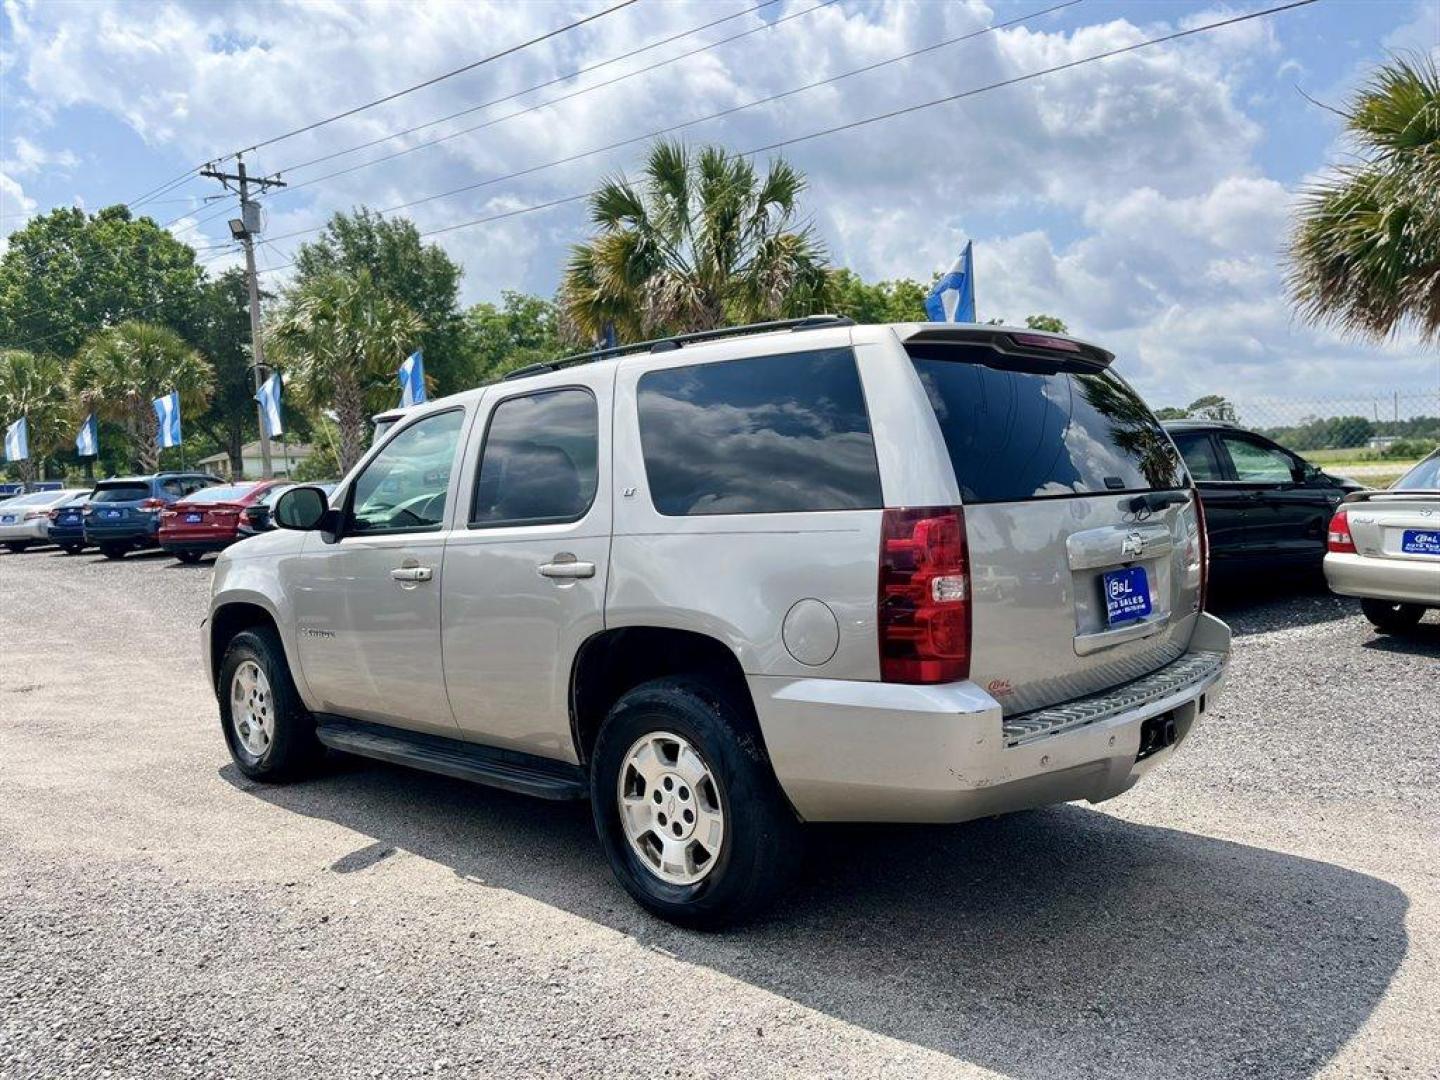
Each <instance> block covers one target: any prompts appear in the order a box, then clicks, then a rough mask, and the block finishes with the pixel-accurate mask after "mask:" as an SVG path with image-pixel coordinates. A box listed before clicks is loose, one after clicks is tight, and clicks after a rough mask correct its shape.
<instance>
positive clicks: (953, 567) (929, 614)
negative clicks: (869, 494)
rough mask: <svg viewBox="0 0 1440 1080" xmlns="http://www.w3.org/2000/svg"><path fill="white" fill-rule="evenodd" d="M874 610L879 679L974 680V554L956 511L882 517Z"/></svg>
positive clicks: (911, 510) (908, 511)
mask: <svg viewBox="0 0 1440 1080" xmlns="http://www.w3.org/2000/svg"><path fill="white" fill-rule="evenodd" d="M879 586H880V587H879V598H878V599H879V603H878V607H877V612H876V614H877V616H878V634H879V640H880V678H881V680H883V681H884V682H896V683H944V682H954V681H956V680H958V679H965V678H968V677H969V675H970V556H969V551H968V550H967V547H966V543H965V512H964V511H963V510H962V509H961V508H960V507H958V506H942V507H902V508H899V509H893V510H886V511H884V514H883V517H882V518H881V524H880V582H879Z"/></svg>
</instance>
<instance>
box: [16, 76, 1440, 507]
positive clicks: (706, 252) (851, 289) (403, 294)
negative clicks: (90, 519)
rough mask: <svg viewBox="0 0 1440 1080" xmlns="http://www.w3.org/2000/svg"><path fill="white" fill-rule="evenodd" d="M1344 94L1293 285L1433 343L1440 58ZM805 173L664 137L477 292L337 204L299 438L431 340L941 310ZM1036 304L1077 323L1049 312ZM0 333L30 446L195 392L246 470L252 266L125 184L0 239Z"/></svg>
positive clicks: (358, 443) (521, 347)
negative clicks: (883, 274)
mask: <svg viewBox="0 0 1440 1080" xmlns="http://www.w3.org/2000/svg"><path fill="white" fill-rule="evenodd" d="M1338 111H1339V112H1340V113H1341V115H1342V117H1343V119H1344V126H1345V132H1346V135H1347V137H1348V138H1349V139H1350V141H1351V143H1352V149H1353V151H1354V153H1353V155H1352V157H1351V159H1350V161H1349V162H1348V163H1347V164H1345V165H1344V166H1341V167H1338V168H1335V169H1333V170H1331V171H1330V172H1329V173H1327V174H1324V175H1323V176H1322V177H1321V179H1320V180H1318V181H1316V182H1315V183H1313V184H1312V185H1310V187H1309V188H1307V189H1306V191H1305V193H1304V199H1303V201H1302V204H1301V206H1300V209H1299V212H1298V213H1297V215H1296V223H1295V228H1294V232H1293V234H1292V237H1291V244H1290V250H1289V253H1288V266H1289V288H1290V293H1291V299H1292V301H1293V303H1294V304H1295V305H1296V307H1297V309H1298V310H1299V312H1300V313H1301V314H1302V315H1303V316H1304V317H1306V318H1307V319H1310V320H1311V321H1315V322H1322V323H1331V324H1334V325H1336V326H1339V327H1340V328H1342V329H1344V330H1346V331H1348V332H1351V333H1354V334H1358V335H1361V336H1366V337H1370V338H1372V339H1383V338H1385V337H1386V336H1388V335H1390V334H1392V333H1395V332H1396V331H1398V330H1401V329H1404V328H1407V327H1408V328H1412V329H1414V330H1415V331H1417V332H1418V334H1419V335H1420V337H1421V338H1422V340H1424V341H1426V342H1429V343H1432V344H1433V343H1434V342H1435V341H1436V340H1437V338H1440V199H1437V198H1436V192H1437V191H1440V71H1437V68H1436V64H1435V61H1434V60H1433V58H1431V57H1428V56H1417V57H1411V58H1406V57H1399V58H1395V59H1393V60H1392V61H1390V62H1389V63H1387V64H1385V65H1382V66H1381V67H1380V68H1378V69H1377V70H1376V72H1375V73H1374V74H1373V75H1372V76H1371V78H1370V79H1369V80H1368V81H1367V82H1366V83H1364V84H1363V85H1362V86H1361V87H1360V88H1359V90H1358V91H1357V92H1356V93H1355V94H1354V95H1353V96H1352V98H1351V100H1350V101H1349V102H1347V103H1346V104H1345V106H1344V108H1343V109H1341V110H1338ZM805 187H806V181H805V177H804V175H803V174H801V173H800V172H799V171H798V170H796V169H795V168H794V167H792V166H791V165H790V164H789V163H787V162H786V161H784V160H783V159H780V158H776V159H773V160H772V161H771V162H770V163H769V164H768V166H767V167H766V168H765V169H763V170H761V169H759V168H758V167H757V166H756V165H755V163H753V162H752V161H751V160H750V159H749V158H747V157H745V156H743V155H739V154H732V153H730V152H729V151H727V150H724V149H722V148H719V147H704V148H700V149H698V150H697V149H692V148H689V147H687V146H685V145H683V144H681V143H678V142H660V143H657V144H655V145H654V146H652V148H651V151H650V153H649V155H648V159H647V161H646V163H645V165H644V167H643V168H642V169H641V171H640V173H639V174H638V175H637V176H636V177H634V178H630V177H626V176H624V175H619V176H616V177H614V178H611V179H609V180H607V181H605V182H604V183H603V184H601V186H600V187H599V188H598V189H597V190H596V191H595V192H594V193H593V194H592V195H591V196H590V198H589V201H588V211H589V217H590V221H591V225H592V227H593V230H594V231H593V234H592V235H591V237H590V239H588V240H587V241H586V242H584V243H582V244H578V245H576V246H575V247H574V248H572V250H571V252H570V256H569V259H568V261H567V264H566V265H565V267H564V268H563V271H562V274H561V276H560V281H559V284H558V287H557V289H556V291H555V294H554V295H553V296H550V297H543V296H534V295H529V294H526V293H520V292H508V291H507V292H502V293H501V299H500V301H499V302H498V303H480V304H475V305H472V306H471V307H469V308H465V309H462V308H461V306H460V303H459V283H460V278H461V273H462V271H461V268H460V267H459V266H458V265H457V264H456V263H455V262H454V261H453V260H452V259H450V257H449V256H448V255H446V254H445V252H444V251H443V250H442V249H441V248H439V247H438V246H436V245H434V244H426V243H424V242H423V241H422V239H421V237H420V235H419V232H418V231H417V230H416V228H415V226H414V224H413V223H412V222H410V221H409V220H406V219H391V218H385V217H382V216H381V215H379V214H378V213H375V212H372V211H370V210H367V209H363V208H362V209H359V210H357V211H355V212H353V213H348V214H346V213H340V214H336V215H335V216H334V217H333V218H332V219H331V220H330V222H329V223H328V225H327V226H326V227H325V229H324V230H323V231H322V232H321V233H320V235H319V237H318V239H316V240H315V241H313V242H309V243H305V244H302V245H301V246H300V248H299V249H298V252H297V255H296V260H295V261H296V267H295V273H294V275H293V277H292V278H291V280H290V281H289V282H288V284H287V285H286V286H285V287H284V288H283V289H281V290H280V291H279V293H278V295H275V296H270V297H268V298H267V299H268V300H269V301H270V304H269V310H268V312H267V318H266V320H265V328H264V333H265V334H266V335H267V337H268V338H269V347H270V350H271V353H270V355H272V356H273V359H274V362H275V364H276V365H278V366H279V367H280V368H282V369H283V371H284V372H285V374H286V376H287V383H286V392H287V396H288V402H289V407H288V408H287V422H288V423H289V425H290V426H291V427H292V428H293V429H294V430H296V432H297V434H298V435H300V436H302V437H304V436H305V435H307V434H309V433H311V432H322V433H323V434H324V438H322V439H321V440H320V444H321V445H322V447H327V448H328V449H329V454H328V456H322V457H321V458H319V459H317V461H318V463H317V464H315V465H313V466H311V467H312V468H318V469H324V470H329V471H332V472H339V471H344V470H346V469H348V468H349V466H350V465H351V464H352V463H353V462H354V461H355V460H356V458H357V457H358V456H359V454H360V453H361V451H362V449H363V447H364V445H365V443H366V441H367V439H366V435H367V429H366V425H367V418H368V416H369V415H370V414H371V413H373V412H375V411H378V410H380V409H382V408H385V407H388V406H390V405H392V404H394V402H395V399H396V385H395V378H394V376H395V370H396V367H397V366H398V364H399V362H400V360H401V359H402V357H403V356H405V355H406V354H407V353H409V352H411V351H413V349H415V348H417V347H418V348H420V349H422V350H423V352H424V355H425V361H426V367H427V371H428V375H429V381H430V384H431V389H432V390H433V391H434V392H435V393H437V394H447V393H451V392H454V391H456V390H459V389H462V388H464V387H467V386H474V385H476V384H478V383H481V382H484V381H486V380H489V379H493V378H495V377H497V376H498V375H501V374H503V373H504V372H505V371H507V370H509V369H511V368H514V367H518V366H520V365H523V364H529V363H534V362H536V361H538V360H545V359H550V358H554V357H556V356H558V355H561V354H563V353H565V352H567V351H571V350H575V349H581V348H585V347H589V346H591V345H593V344H594V343H596V342H597V341H599V340H613V339H615V338H618V339H620V340H626V341H633V340H639V339H643V338H647V337H660V336H665V335H669V334H675V333H681V332H685V331H689V330H704V329H710V328H713V327H717V326H722V325H727V324H734V323H743V322H754V321H760V320H765V319H774V318H783V317H786V316H795V315H806V314H812V313H815V312H819V311H832V312H836V313H838V314H842V315H849V316H851V317H853V318H855V319H856V320H857V321H863V322H889V321H908V320H921V319H923V318H924V317H925V316H924V309H923V301H924V297H925V294H926V292H927V291H928V285H925V284H922V283H921V282H918V281H915V280H911V279H903V278H902V279H897V280H894V281H881V282H866V281H864V280H862V279H861V278H860V277H859V276H858V275H857V274H855V273H854V272H853V271H850V270H848V269H846V268H844V267H835V266H832V265H831V264H830V261H829V258H828V255H827V253H826V251H825V248H824V246H823V244H822V243H821V242H820V240H819V239H818V238H817V236H816V235H815V233H814V230H813V228H812V227H811V226H810V224H809V223H808V218H807V217H806V216H805V214H804V213H803V209H802V203H801V200H802V196H803V194H804V191H805ZM1026 322H1027V323H1028V325H1030V326H1031V327H1032V328H1035V329H1041V330H1051V331H1063V330H1064V329H1065V324H1064V323H1063V322H1062V321H1061V320H1060V319H1058V318H1056V317H1054V316H1051V315H1032V316H1030V317H1029V318H1028V319H1027V320H1026ZM0 349H3V350H4V351H3V353H0V422H3V423H6V424H8V423H9V422H11V421H12V420H13V419H14V418H16V417H18V416H22V415H23V416H25V417H26V418H27V420H28V423H29V429H30V442H31V449H32V454H33V455H35V456H37V457H40V458H42V459H43V458H45V457H47V456H48V457H53V458H54V459H55V461H57V462H58V463H59V464H61V465H62V466H63V467H67V468H70V469H74V468H75V467H76V464H77V463H76V458H75V455H74V453H73V451H72V450H71V449H70V447H71V446H72V443H71V441H70V440H71V439H72V438H73V433H74V431H75V428H76V427H77V426H78V424H79V423H80V421H81V419H82V418H83V416H84V415H85V414H86V413H88V412H91V411H93V412H95V413H96V415H97V416H98V417H99V418H100V419H101V420H102V421H103V425H102V428H101V447H102V455H101V456H102V460H101V463H100V467H101V469H102V470H103V471H115V472H118V471H124V470H125V469H127V468H130V467H135V468H151V467H153V466H154V465H155V464H156V463H158V462H160V461H162V460H166V455H169V456H170V457H172V458H173V457H174V456H178V455H176V453H175V451H173V450H172V451H165V452H158V451H156V449H155V442H154V418H153V413H152V411H151V408H150V402H151V400H152V399H153V398H156V397H159V396H161V395H162V394H167V393H170V392H171V391H178V392H179V393H180V397H181V403H182V407H183V410H184V414H185V416H186V422H187V425H188V428H189V432H190V439H191V445H192V446H193V445H194V441H195V440H194V432H195V431H196V430H198V431H199V432H200V434H201V437H200V440H199V442H200V448H201V449H202V450H203V449H204V448H205V447H207V446H208V447H209V448H210V449H211V450H214V449H217V448H219V449H223V450H224V451H225V452H226V453H227V454H228V455H229V457H230V461H231V467H232V470H233V471H234V472H236V473H237V474H238V472H239V470H240V467H241V461H242V455H241V448H242V446H243V444H244V442H245V441H246V439H247V438H249V437H250V436H252V435H253V434H254V433H255V430H256V427H255V411H254V408H253V401H252V393H253V385H254V377H253V370H252V367H251V361H250V350H249V324H248V312H247V296H246V284H245V281H244V278H243V276H242V275H241V274H240V273H239V272H237V271H227V272H224V273H221V274H219V275H216V276H211V275H210V274H208V273H207V272H206V270H205V268H204V267H203V266H202V265H201V264H200V263H199V262H198V261H197V260H196V258H195V251H194V250H193V249H192V248H191V247H189V246H188V245H186V244H184V243H182V242H181V241H179V240H177V239H176V238H175V237H174V236H172V235H171V234H170V233H168V232H166V231H165V230H164V229H162V228H160V227H159V226H158V225H156V224H155V222H154V221H153V220H151V219H150V218H148V217H140V218H135V217H133V216H132V214H131V213H130V211H129V210H128V209H127V208H125V207H124V206H113V207H109V208H106V209H104V210H101V211H100V212H98V213H96V214H87V213H85V212H84V211H81V210H78V209H60V210H55V211H52V212H51V213H49V214H47V215H44V216H42V217H38V218H35V219H32V220H31V221H29V222H28V223H27V224H26V225H25V226H24V227H23V228H21V229H19V230H18V231H16V232H15V233H13V234H11V236H10V239H9V246H8V249H7V250H6V252H5V254H4V256H3V258H0ZM297 405H298V406H299V407H298V408H296V406H297ZM1166 415H1168V416H1187V415H1189V416H1197V415H1198V416H1210V417H1214V418H1220V419H1229V418H1233V416H1234V410H1233V407H1232V406H1231V405H1230V404H1229V402H1228V401H1226V400H1225V399H1224V398H1223V397H1219V396H1210V397H1207V398H1202V399H1200V400H1198V401H1196V402H1192V403H1191V405H1189V406H1188V407H1186V408H1183V409H1182V408H1171V409H1166V410H1162V416H1166ZM1352 419H1353V418H1352ZM1359 419H1363V418H1359ZM1344 420H1345V418H1341V420H1340V421H1330V420H1324V421H1319V420H1317V421H1311V422H1310V423H1309V425H1306V424H1302V425H1300V427H1299V429H1297V430H1295V431H1293V432H1287V434H1289V435H1291V436H1292V441H1294V442H1296V443H1297V444H1298V443H1301V442H1309V441H1312V440H1333V439H1335V438H1337V437H1339V436H1337V433H1335V432H1333V431H1330V430H1328V427H1329V426H1331V425H1333V424H1335V423H1340V422H1343V421H1344ZM1367 423H1368V422H1367ZM1344 426H1345V432H1344V434H1343V438H1345V439H1347V440H1349V439H1355V438H1358V437H1359V435H1358V432H1359V431H1360V430H1362V426H1361V425H1357V424H1353V423H1351V424H1345V425H1344ZM1312 428H1313V430H1311V429H1312ZM1322 429H1323V430H1322ZM1376 430H1378V426H1377V428H1376ZM1406 434H1410V433H1406ZM167 463H173V462H170V461H167ZM34 468H35V460H34V458H32V460H31V461H29V462H22V463H20V464H19V466H18V469H17V468H16V467H15V466H11V467H10V471H11V472H12V474H13V473H14V472H16V471H19V472H20V474H21V475H22V478H26V479H31V478H33V471H34Z"/></svg>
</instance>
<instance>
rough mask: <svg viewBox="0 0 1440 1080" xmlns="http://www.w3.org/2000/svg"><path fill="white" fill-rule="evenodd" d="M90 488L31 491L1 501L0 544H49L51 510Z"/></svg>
mask: <svg viewBox="0 0 1440 1080" xmlns="http://www.w3.org/2000/svg"><path fill="white" fill-rule="evenodd" d="M88 492H89V489H88V488H67V489H65V490H62V491H32V492H31V493H30V494H28V495H17V496H15V497H14V498H13V499H6V500H5V501H4V502H3V503H0V544H4V545H5V546H6V547H7V548H9V549H10V550H11V551H15V552H20V551H24V550H25V549H26V548H28V547H30V546H31V545H32V544H48V543H49V542H50V511H51V510H53V509H54V508H55V507H57V506H60V505H63V504H64V503H67V502H69V501H70V500H71V499H73V498H75V497H76V496H77V495H85V494H88Z"/></svg>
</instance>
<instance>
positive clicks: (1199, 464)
mask: <svg viewBox="0 0 1440 1080" xmlns="http://www.w3.org/2000/svg"><path fill="white" fill-rule="evenodd" d="M1175 445H1176V446H1178V447H1179V448H1180V456H1181V457H1183V458H1184V459H1185V467H1186V468H1187V469H1189V470H1190V475H1191V477H1192V478H1194V479H1195V480H1197V481H1199V480H1224V479H1225V470H1223V469H1222V468H1221V467H1220V459H1219V458H1218V457H1217V456H1216V454H1215V444H1214V443H1212V442H1211V441H1210V436H1209V435H1206V434H1205V433H1204V432H1199V431H1192V432H1181V433H1179V434H1177V435H1176V436H1175Z"/></svg>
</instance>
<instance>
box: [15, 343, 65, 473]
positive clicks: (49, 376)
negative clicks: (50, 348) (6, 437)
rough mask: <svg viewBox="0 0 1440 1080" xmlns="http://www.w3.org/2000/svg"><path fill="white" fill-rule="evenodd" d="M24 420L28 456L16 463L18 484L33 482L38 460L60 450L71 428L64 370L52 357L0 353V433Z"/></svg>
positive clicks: (26, 353)
mask: <svg viewBox="0 0 1440 1080" xmlns="http://www.w3.org/2000/svg"><path fill="white" fill-rule="evenodd" d="M21 417H24V418H25V423H26V428H27V430H28V441H29V443H30V456H29V457H28V458H26V459H24V460H23V461H19V462H16V468H17V469H18V470H19V472H20V482H21V483H23V484H24V485H25V486H26V487H29V486H30V485H31V484H33V483H34V482H35V480H36V474H37V473H38V471H39V465H40V461H41V459H42V458H43V457H44V456H45V455H46V454H49V453H52V452H53V451H54V450H56V449H57V448H58V447H60V446H61V445H62V444H63V443H64V442H65V439H66V436H67V434H68V433H69V430H70V426H71V423H70V421H71V416H70V407H69V404H68V403H67V402H66V400H65V368H64V367H63V366H62V365H61V363H60V361H59V360H57V359H55V357H53V356H36V355H35V354H34V353H31V352H25V351H24V350H22V349H7V350H6V351H5V352H3V353H0V429H4V428H7V427H9V426H10V425H11V424H13V423H14V422H15V421H16V420H19V419H20V418H21Z"/></svg>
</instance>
